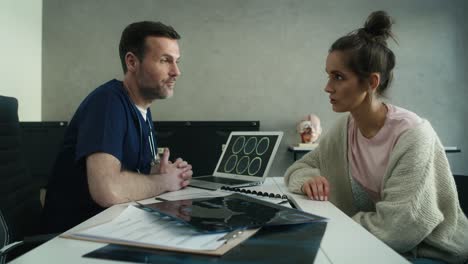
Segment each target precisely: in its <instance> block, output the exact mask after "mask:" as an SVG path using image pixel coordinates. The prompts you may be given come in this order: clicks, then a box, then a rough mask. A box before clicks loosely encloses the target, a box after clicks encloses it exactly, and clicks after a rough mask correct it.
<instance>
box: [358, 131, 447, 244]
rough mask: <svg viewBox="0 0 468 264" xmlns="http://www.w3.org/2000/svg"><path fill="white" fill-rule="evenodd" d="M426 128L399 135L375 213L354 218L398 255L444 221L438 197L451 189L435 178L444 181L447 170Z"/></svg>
mask: <svg viewBox="0 0 468 264" xmlns="http://www.w3.org/2000/svg"><path fill="white" fill-rule="evenodd" d="M425 126H426V128H424V126H422V128H421V127H419V128H418V129H416V128H414V129H411V130H409V131H407V132H405V133H404V134H402V136H401V137H400V139H399V142H398V143H397V145H396V146H395V148H394V149H393V151H392V154H391V157H390V162H389V165H388V168H387V172H386V174H385V176H384V183H383V190H382V200H381V201H380V202H378V203H377V204H376V211H375V212H359V213H357V214H355V215H354V216H353V219H354V220H355V221H357V222H358V223H360V224H361V225H362V226H363V227H364V228H366V229H367V230H369V231H370V232H371V233H372V234H374V235H375V236H377V237H378V238H379V239H381V240H382V241H384V242H385V243H386V244H387V245H389V246H390V247H392V248H393V249H394V250H396V251H397V252H400V253H404V252H408V251H410V250H412V249H413V248H414V247H416V246H417V245H418V244H419V243H420V242H421V241H422V240H424V239H425V238H426V237H427V236H428V235H429V234H430V233H431V232H432V231H433V230H434V229H435V228H436V227H437V225H438V224H440V223H441V222H442V221H443V220H444V215H443V213H442V211H441V210H440V208H439V206H440V202H441V200H443V197H441V193H444V192H445V191H446V190H444V189H445V188H448V189H450V186H443V185H444V184H441V182H440V181H438V179H437V178H440V177H447V175H444V174H447V173H450V169H449V166H448V162H447V159H446V157H445V153H444V149H443V146H442V144H441V143H440V141H439V139H438V138H437V135H436V134H435V132H434V131H433V130H432V127H430V125H429V124H426V125H425ZM449 176H450V177H451V175H449ZM438 188H439V189H438Z"/></svg>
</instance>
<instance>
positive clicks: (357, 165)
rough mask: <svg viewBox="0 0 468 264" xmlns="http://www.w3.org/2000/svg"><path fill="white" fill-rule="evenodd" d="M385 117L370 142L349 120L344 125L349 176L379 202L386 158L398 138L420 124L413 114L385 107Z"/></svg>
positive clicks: (387, 159) (354, 123)
mask: <svg viewBox="0 0 468 264" xmlns="http://www.w3.org/2000/svg"><path fill="white" fill-rule="evenodd" d="M385 105H386V106H387V109H388V111H387V117H386V119H385V123H384V126H383V127H382V128H381V129H380V130H379V132H377V134H376V135H375V136H373V137H372V138H366V137H364V136H363V135H362V134H361V131H360V130H359V128H358V127H357V125H356V122H355V121H354V118H353V117H352V116H350V119H349V122H348V160H349V165H350V171H351V176H352V177H353V179H354V180H356V181H357V182H358V183H359V184H360V185H361V186H362V187H363V188H364V190H366V191H367V193H368V194H369V196H370V198H371V199H372V200H373V201H374V202H377V201H380V190H381V189H382V180H383V176H384V174H385V172H386V169H387V165H388V161H389V159H390V154H391V153H392V150H393V147H394V146H395V144H396V143H397V141H398V138H399V137H400V135H401V134H402V133H403V132H405V131H406V130H407V129H410V128H412V127H414V126H416V125H417V124H419V123H421V122H422V119H421V118H420V117H419V116H417V115H416V114H415V113H413V112H410V111H408V110H406V109H403V108H400V107H397V106H393V105H390V104H385Z"/></svg>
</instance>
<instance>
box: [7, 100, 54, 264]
mask: <svg viewBox="0 0 468 264" xmlns="http://www.w3.org/2000/svg"><path fill="white" fill-rule="evenodd" d="M20 143H21V138H20V130H19V121H18V101H17V100H16V99H15V98H12V97H5V96H0V248H4V246H6V245H9V244H11V243H14V242H18V241H23V242H20V243H16V244H15V246H13V247H10V248H9V249H8V250H6V251H3V250H2V252H0V263H4V262H5V261H8V260H11V259H13V258H15V257H17V256H19V255H21V254H22V253H24V252H25V251H27V250H29V249H31V248H32V247H34V246H35V245H38V243H41V242H44V241H46V240H47V239H49V238H50V237H51V236H49V235H47V236H37V237H31V236H33V235H37V234H38V232H39V222H40V213H41V204H40V200H39V186H37V184H33V183H34V182H35V181H33V180H32V178H31V176H30V174H29V173H28V171H27V168H26V164H25V163H24V161H23V156H22V155H21V152H20ZM26 237H30V238H27V239H25V238H26ZM19 245H21V246H19Z"/></svg>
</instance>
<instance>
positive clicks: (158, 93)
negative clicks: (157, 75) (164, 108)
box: [140, 85, 171, 100]
mask: <svg viewBox="0 0 468 264" xmlns="http://www.w3.org/2000/svg"><path fill="white" fill-rule="evenodd" d="M165 91H167V88H165V87H163V86H161V85H158V86H157V87H148V86H141V87H140V93H141V95H142V96H143V98H145V99H147V100H156V99H166V98H168V97H170V96H171V94H170V93H165Z"/></svg>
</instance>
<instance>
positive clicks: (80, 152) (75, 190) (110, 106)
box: [43, 80, 156, 232]
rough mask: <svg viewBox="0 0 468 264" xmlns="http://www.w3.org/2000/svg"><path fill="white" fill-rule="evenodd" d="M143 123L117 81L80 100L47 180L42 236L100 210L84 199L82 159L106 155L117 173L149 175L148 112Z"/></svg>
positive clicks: (86, 193) (86, 195)
mask: <svg viewBox="0 0 468 264" xmlns="http://www.w3.org/2000/svg"><path fill="white" fill-rule="evenodd" d="M146 119H147V120H148V122H146V121H145V120H144V119H143V116H142V114H141V113H140V111H138V109H137V108H136V106H135V105H134V104H133V102H132V101H131V100H130V97H129V95H128V93H127V91H126V90H125V88H124V87H123V83H122V82H121V81H118V80H111V81H109V82H107V83H105V84H103V85H101V86H100V87H98V88H97V89H95V90H94V91H93V92H91V93H90V94H89V95H88V96H87V97H86V99H85V100H84V101H83V102H82V103H81V105H80V106H79V107H78V109H77V111H76V113H75V114H74V116H73V118H72V120H71V121H70V124H69V126H68V128H67V131H66V133H65V138H64V143H63V146H62V148H61V151H60V153H59V156H58V158H57V160H56V163H55V166H54V169H53V172H52V175H51V179H50V180H49V184H48V187H47V197H46V204H45V208H44V212H43V226H44V231H46V232H62V231H65V230H66V229H68V228H70V227H73V226H74V225H76V224H78V223H80V222H82V221H84V220H86V219H87V218H89V217H91V216H92V215H94V214H96V213H99V212H100V211H102V210H103V208H101V207H99V206H98V205H97V204H96V203H95V202H94V201H93V200H92V198H91V195H90V193H89V188H88V182H87V176H86V157H87V156H89V155H91V154H93V153H96V152H104V153H108V154H110V155H112V156H114V157H115V158H117V159H118V160H119V161H120V163H121V165H122V169H123V170H128V171H133V172H137V171H139V172H141V173H143V174H149V172H150V170H151V161H152V154H151V148H150V144H149V139H150V129H153V131H154V127H153V122H152V117H151V112H150V109H149V108H148V111H147V116H146ZM153 138H154V137H153ZM154 146H156V142H154Z"/></svg>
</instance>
